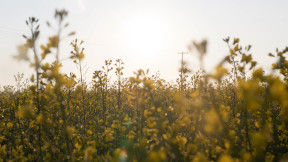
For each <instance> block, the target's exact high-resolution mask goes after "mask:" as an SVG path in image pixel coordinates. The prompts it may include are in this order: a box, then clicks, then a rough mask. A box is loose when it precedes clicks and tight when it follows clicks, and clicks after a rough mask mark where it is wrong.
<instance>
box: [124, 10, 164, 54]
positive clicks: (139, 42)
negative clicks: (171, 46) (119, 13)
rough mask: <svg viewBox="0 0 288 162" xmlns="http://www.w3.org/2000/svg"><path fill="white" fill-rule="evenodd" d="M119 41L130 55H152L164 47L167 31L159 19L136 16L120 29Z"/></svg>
mask: <svg viewBox="0 0 288 162" xmlns="http://www.w3.org/2000/svg"><path fill="white" fill-rule="evenodd" d="M121 30H122V31H121V33H122V36H121V40H122V43H123V45H124V46H125V48H127V50H128V51H129V53H130V54H133V53H134V54H135V53H136V52H137V53H139V51H141V53H145V55H152V54H154V53H157V52H159V51H160V50H161V49H162V48H163V46H165V41H166V36H167V30H166V28H165V23H164V22H163V20H161V18H159V17H157V16H153V15H137V16H133V17H130V18H128V19H127V21H125V22H124V23H123V25H122V27H121Z"/></svg>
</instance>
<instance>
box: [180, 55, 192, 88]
mask: <svg viewBox="0 0 288 162" xmlns="http://www.w3.org/2000/svg"><path fill="white" fill-rule="evenodd" d="M178 54H180V55H181V69H180V90H181V91H182V90H183V77H184V76H183V75H184V55H185V54H189V53H188V52H184V51H182V52H179V53H178Z"/></svg>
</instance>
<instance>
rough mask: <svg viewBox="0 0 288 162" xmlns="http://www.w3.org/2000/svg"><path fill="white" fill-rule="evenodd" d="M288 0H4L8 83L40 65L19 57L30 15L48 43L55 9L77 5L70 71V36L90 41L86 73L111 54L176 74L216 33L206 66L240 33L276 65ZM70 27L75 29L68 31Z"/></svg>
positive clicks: (2, 62) (129, 69) (0, 54)
mask: <svg viewBox="0 0 288 162" xmlns="http://www.w3.org/2000/svg"><path fill="white" fill-rule="evenodd" d="M287 6H288V1H287V0H273V1H271V0H253V1H252V0H0V20H1V21H0V85H14V77H13V76H14V75H15V74H17V73H18V72H19V73H24V74H25V76H26V77H27V78H28V77H29V76H30V75H31V74H32V72H33V70H32V69H31V67H29V65H28V64H27V63H25V62H17V61H15V60H13V58H12V56H13V55H15V54H16V53H17V50H16V47H17V45H19V44H21V43H23V42H24V39H23V38H22V36H21V35H22V34H27V33H28V30H27V28H26V25H25V20H26V19H27V18H28V17H30V16H35V17H37V18H39V19H40V24H41V26H40V30H41V34H40V38H41V39H40V44H41V43H46V42H47V36H49V35H53V34H54V31H53V30H51V29H49V28H48V27H47V26H46V23H45V22H46V21H50V22H53V15H54V11H55V9H62V8H65V9H66V10H68V11H69V17H68V19H67V21H69V23H70V27H69V29H68V31H76V33H77V34H76V36H74V37H73V38H68V39H67V40H65V41H64V42H63V43H62V46H61V56H60V57H61V59H62V60H63V71H64V72H67V73H68V72H75V73H76V70H77V68H76V67H75V65H74V64H73V63H72V61H71V60H69V59H67V58H68V57H69V51H70V50H71V48H70V47H69V41H70V40H72V39H74V38H75V37H77V38H78V39H80V40H84V41H85V43H84V47H85V51H86V53H85V54H86V58H85V60H84V64H85V69H86V75H85V79H86V80H88V81H89V80H91V77H92V73H93V71H95V70H98V69H100V68H101V66H102V65H103V64H104V60H106V59H113V60H115V59H118V58H120V59H122V60H123V62H124V64H125V69H124V72H125V74H126V76H131V75H133V71H136V70H138V69H140V68H142V69H148V68H149V69H150V71H151V72H152V73H156V72H159V73H160V76H161V77H162V78H164V79H166V80H168V81H173V80H175V79H176V77H177V75H178V68H179V63H180V62H179V61H180V58H181V57H180V55H179V54H178V53H179V52H181V51H187V45H188V44H189V42H190V41H191V40H196V41H199V40H202V39H204V38H205V39H207V40H208V43H209V44H208V53H207V56H206V58H205V67H206V69H207V70H208V71H212V70H213V67H215V66H216V65H217V63H218V62H219V61H221V59H223V58H224V56H225V55H227V54H228V50H227V46H226V44H225V43H224V42H223V41H222V39H223V38H225V37H227V36H230V37H232V38H233V37H239V38H240V42H241V44H242V45H248V44H251V45H252V46H253V48H252V51H253V54H254V55H253V56H254V58H255V59H256V60H257V61H258V62H259V64H260V66H262V67H264V68H268V67H269V66H270V65H271V63H272V61H273V60H271V58H269V57H268V56H267V54H268V53H269V52H273V51H275V49H276V48H277V47H278V48H279V49H282V48H284V47H285V45H287V44H288V13H287ZM68 31H67V32H68ZM185 59H186V60H187V61H188V63H189V66H190V68H192V70H193V71H197V69H198V68H199V66H198V63H197V58H196V56H195V53H191V55H186V56H185Z"/></svg>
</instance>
